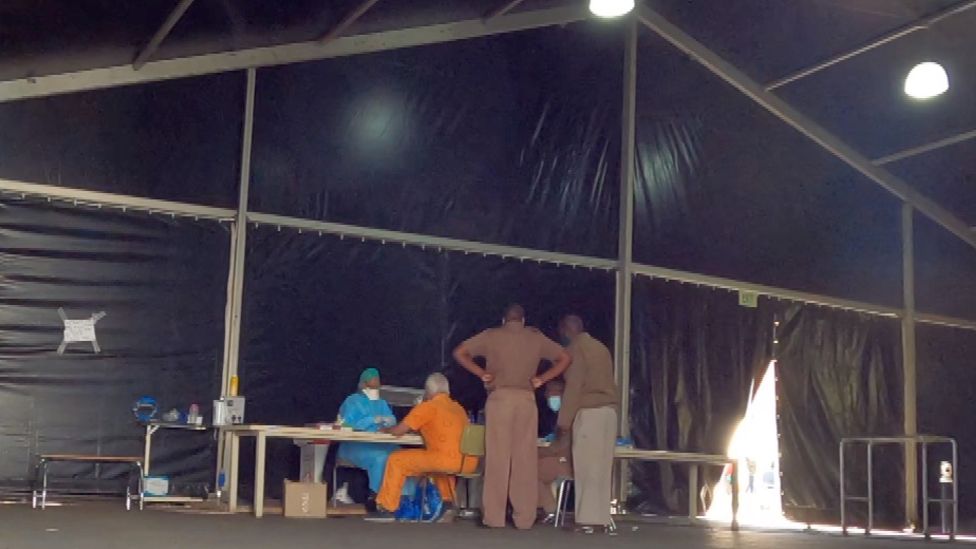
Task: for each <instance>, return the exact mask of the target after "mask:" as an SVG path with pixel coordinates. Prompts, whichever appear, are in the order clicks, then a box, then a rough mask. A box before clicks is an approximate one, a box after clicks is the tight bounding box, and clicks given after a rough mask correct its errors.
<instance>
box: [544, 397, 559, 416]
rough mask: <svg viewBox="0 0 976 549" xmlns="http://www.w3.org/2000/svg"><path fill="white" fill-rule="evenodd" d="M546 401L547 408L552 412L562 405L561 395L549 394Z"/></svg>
mask: <svg viewBox="0 0 976 549" xmlns="http://www.w3.org/2000/svg"><path fill="white" fill-rule="evenodd" d="M546 401H547V402H548V403H549V409H550V410H552V411H553V412H558V411H559V408H560V407H562V405H563V397H560V396H551V397H549V398H548V399H546Z"/></svg>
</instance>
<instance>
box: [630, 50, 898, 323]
mask: <svg viewBox="0 0 976 549" xmlns="http://www.w3.org/2000/svg"><path fill="white" fill-rule="evenodd" d="M637 93H638V95H637V114H638V120H637V131H636V136H637V143H636V147H637V159H636V162H637V166H636V167H637V180H636V203H635V237H634V238H635V244H634V257H635V259H636V260H637V261H640V262H643V263H650V264H652V265H660V266H663V267H672V268H676V269H683V270H687V271H692V272H700V273H705V274H710V275H717V276H725V277H728V278H733V279H737V280H747V281H750V282H757V283H763V284H769V285H772V286H778V287H784V288H792V289H797V290H805V291H809V292H814V293H819V294H824V295H831V296H837V297H845V298H850V299H857V300H861V301H867V302H871V303H878V304H882V305H889V306H899V305H900V303H901V255H900V249H901V240H900V238H901V237H900V232H899V230H900V229H899V227H900V225H899V223H900V222H899V211H900V204H899V202H898V201H897V200H896V199H895V198H894V197H893V196H892V195H891V194H890V193H888V192H887V191H885V190H883V189H881V187H879V186H878V185H876V184H875V183H873V182H870V181H867V180H866V179H864V178H862V177H860V176H859V175H858V174H856V173H855V172H854V171H853V170H851V169H850V168H848V167H847V166H846V165H844V164H843V163H842V162H840V161H839V160H837V159H835V158H834V157H832V156H830V155H829V154H828V153H826V152H824V151H823V150H822V149H821V148H820V147H818V146H817V145H815V144H813V143H812V142H811V141H809V140H808V139H806V138H805V137H803V136H801V135H800V134H799V133H798V132H796V131H795V130H793V129H792V128H790V127H788V126H787V125H786V124H784V123H783V122H782V121H780V120H779V119H778V118H776V117H774V116H773V115H771V114H769V113H768V112H766V111H765V110H763V109H762V108H761V107H759V106H758V105H756V104H755V103H753V102H752V101H750V100H749V99H747V98H746V97H744V96H743V95H742V94H741V93H740V92H738V91H736V90H735V89H733V88H732V87H730V86H728V85H726V84H725V83H724V82H722V81H720V80H718V78H717V77H715V76H713V75H711V74H710V73H708V72H707V71H706V70H705V69H704V68H702V67H701V66H700V65H699V64H697V63H695V62H694V61H692V60H690V59H688V58H686V57H684V56H682V55H681V54H679V53H677V52H676V51H675V50H674V48H672V47H671V46H670V45H668V44H665V43H663V42H662V40H661V39H660V38H657V37H656V36H654V35H653V34H651V33H650V32H642V33H641V36H640V57H639V62H638V87H637Z"/></svg>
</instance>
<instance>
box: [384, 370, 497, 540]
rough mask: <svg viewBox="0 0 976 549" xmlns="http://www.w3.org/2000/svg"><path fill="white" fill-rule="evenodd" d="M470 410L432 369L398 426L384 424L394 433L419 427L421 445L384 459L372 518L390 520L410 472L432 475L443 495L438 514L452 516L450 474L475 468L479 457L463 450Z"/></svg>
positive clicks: (415, 475) (470, 470)
mask: <svg viewBox="0 0 976 549" xmlns="http://www.w3.org/2000/svg"><path fill="white" fill-rule="evenodd" d="M468 423H469V422H468V415H467V413H466V412H465V411H464V408H462V407H461V405H460V404H458V403H457V402H456V401H454V400H453V399H451V389H450V385H449V384H448V381H447V378H446V377H444V375H443V374H431V375H430V376H428V377H427V382H426V383H425V384H424V402H422V403H420V404H418V405H417V406H415V407H414V408H413V410H411V411H410V413H409V414H407V417H405V418H404V419H403V421H402V422H400V424H399V425H397V426H396V427H393V428H390V429H385V432H388V433H390V434H392V435H394V436H403V435H405V434H407V433H408V432H410V431H415V432H419V433H420V435H421V436H422V437H423V439H424V445H425V448H423V449H412V450H397V451H395V452H393V453H392V454H390V457H389V458H388V459H387V461H386V472H385V473H384V474H383V485H382V486H381V487H380V491H379V494H378V495H377V496H376V505H377V508H378V509H377V513H376V516H374V517H372V519H373V520H378V521H391V520H392V519H393V515H392V513H393V512H394V511H396V509H397V507H399V505H400V494H401V493H402V491H403V483H404V482H405V481H406V479H407V478H409V477H418V476H422V475H430V476H431V477H432V478H433V480H434V483H435V484H436V486H437V489H438V491H439V492H440V494H441V499H442V500H443V501H444V507H445V511H444V515H443V516H442V518H441V520H442V521H445V520H450V519H451V518H453V516H454V509H453V501H454V476H453V475H455V474H457V473H461V472H463V473H473V472H474V471H475V470H476V469H477V468H478V458H477V457H473V456H464V455H463V454H461V436H462V434H463V433H464V428H465V427H467V426H468Z"/></svg>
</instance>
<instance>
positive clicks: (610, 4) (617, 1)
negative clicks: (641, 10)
mask: <svg viewBox="0 0 976 549" xmlns="http://www.w3.org/2000/svg"><path fill="white" fill-rule="evenodd" d="M633 9H634V0H590V12H592V13H593V15H595V16H597V17H620V16H621V15H626V14H628V13H630V12H631V11H632V10H633Z"/></svg>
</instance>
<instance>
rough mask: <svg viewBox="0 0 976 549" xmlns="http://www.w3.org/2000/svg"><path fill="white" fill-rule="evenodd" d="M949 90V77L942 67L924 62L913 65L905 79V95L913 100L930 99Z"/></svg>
mask: <svg viewBox="0 0 976 549" xmlns="http://www.w3.org/2000/svg"><path fill="white" fill-rule="evenodd" d="M948 89H949V75H948V74H946V71H945V69H944V68H942V65H940V64H938V63H933V62H932V61H926V62H925V63H919V64H918V65H915V68H913V69H912V70H911V71H909V73H908V76H907V77H906V78H905V94H906V95H908V96H909V97H912V98H915V99H931V98H933V97H937V96H939V95H942V94H943V93H945V92H946V91H947V90H948Z"/></svg>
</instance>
